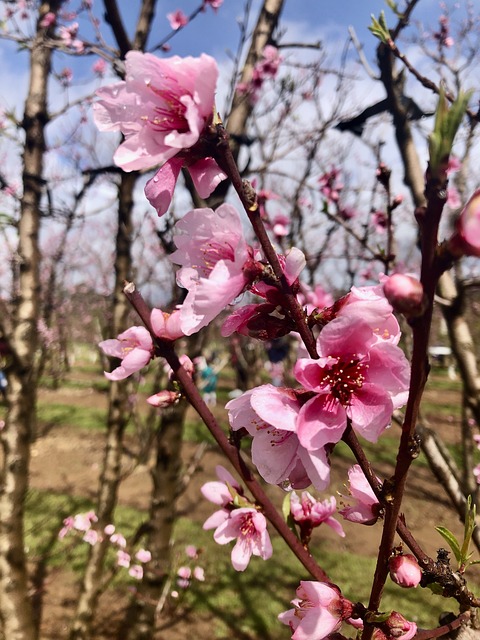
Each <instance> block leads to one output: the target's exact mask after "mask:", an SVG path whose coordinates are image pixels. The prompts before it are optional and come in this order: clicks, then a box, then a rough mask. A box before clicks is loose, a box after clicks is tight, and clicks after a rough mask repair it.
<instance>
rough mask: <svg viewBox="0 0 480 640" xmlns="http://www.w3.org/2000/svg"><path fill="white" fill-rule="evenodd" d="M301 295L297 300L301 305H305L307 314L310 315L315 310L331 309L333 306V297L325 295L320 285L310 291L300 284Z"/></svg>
mask: <svg viewBox="0 0 480 640" xmlns="http://www.w3.org/2000/svg"><path fill="white" fill-rule="evenodd" d="M301 286H302V293H301V294H300V295H299V299H300V301H301V303H302V304H306V306H307V313H308V314H310V313H312V312H313V311H314V310H315V309H324V308H325V307H331V306H332V304H333V296H332V295H331V294H330V293H327V291H325V289H324V288H323V287H322V285H321V284H317V285H315V286H314V288H313V289H312V288H311V287H309V286H308V285H306V284H305V283H302V285H301Z"/></svg>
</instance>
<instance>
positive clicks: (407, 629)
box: [382, 611, 417, 640]
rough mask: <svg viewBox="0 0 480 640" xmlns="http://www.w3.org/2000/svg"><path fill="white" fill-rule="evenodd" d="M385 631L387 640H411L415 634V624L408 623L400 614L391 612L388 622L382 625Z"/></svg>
mask: <svg viewBox="0 0 480 640" xmlns="http://www.w3.org/2000/svg"><path fill="white" fill-rule="evenodd" d="M382 629H385V630H386V632H387V633H386V635H387V637H388V638H392V639H393V638H401V640H411V639H412V638H413V636H414V635H415V634H416V633H417V625H416V624H415V622H409V621H408V620H406V619H405V618H404V617H403V616H402V614H401V613H398V612H397V611H392V613H391V614H390V616H389V617H388V620H387V621H386V622H385V623H384V624H383V625H382Z"/></svg>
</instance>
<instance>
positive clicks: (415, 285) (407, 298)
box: [383, 273, 424, 318]
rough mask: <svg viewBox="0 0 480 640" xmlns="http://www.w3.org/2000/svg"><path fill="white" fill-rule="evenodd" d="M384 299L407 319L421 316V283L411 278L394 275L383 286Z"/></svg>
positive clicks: (422, 298) (422, 299) (422, 308)
mask: <svg viewBox="0 0 480 640" xmlns="http://www.w3.org/2000/svg"><path fill="white" fill-rule="evenodd" d="M383 292H384V294H385V297H386V299H387V300H388V301H389V303H390V304H391V305H392V307H393V308H394V309H395V311H398V312H400V313H403V314H404V315H405V316H406V317H407V318H408V317H415V316H419V315H421V314H422V312H423V310H424V296H423V287H422V284H421V282H419V281H418V280H417V279H416V278H412V276H407V275H404V274H402V273H395V274H394V275H393V276H390V278H388V280H386V281H385V282H384V284H383Z"/></svg>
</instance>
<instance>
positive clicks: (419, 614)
mask: <svg viewBox="0 0 480 640" xmlns="http://www.w3.org/2000/svg"><path fill="white" fill-rule="evenodd" d="M90 508H91V504H90V503H89V502H88V501H86V500H83V499H81V498H75V497H72V496H67V495H65V494H60V493H53V492H42V491H31V492H30V493H29V496H28V500H27V505H26V547H27V549H28V553H29V557H30V558H32V559H37V560H38V559H39V558H40V557H42V556H43V555H45V554H48V564H49V565H50V566H51V567H56V568H60V567H62V566H63V567H65V566H68V568H69V569H72V570H73V571H75V572H76V573H77V574H78V577H80V575H81V571H82V568H83V566H84V563H85V561H86V558H87V553H88V549H89V546H88V544H87V543H85V542H83V541H82V540H81V534H73V533H70V534H68V535H67V536H66V537H65V538H64V539H63V540H58V531H59V530H60V528H61V526H62V521H63V519H64V518H65V517H66V516H67V515H73V514H75V513H78V512H83V511H86V510H88V509H90ZM214 508H215V507H214V506H213V505H212V510H213V509H214ZM142 517H143V515H142V514H141V513H140V512H139V511H137V510H135V509H131V508H125V507H118V508H117V510H116V522H115V524H116V527H117V531H120V532H121V533H123V534H124V535H125V536H126V538H127V540H128V539H129V538H131V537H132V536H133V534H134V532H135V530H136V528H137V527H138V526H139V524H140V523H141V521H142ZM187 544H195V545H196V546H197V548H199V549H200V550H201V553H200V557H199V559H198V560H196V561H195V563H194V564H195V565H197V564H198V565H200V566H202V567H204V569H205V576H206V580H205V582H203V583H199V582H195V581H194V582H192V586H191V588H190V589H189V590H187V591H186V592H183V593H181V601H180V602H179V603H178V604H179V606H180V610H179V614H182V611H183V613H185V609H186V610H187V611H188V610H189V611H194V612H196V613H198V614H200V615H204V616H208V617H210V616H211V617H212V618H213V620H214V622H213V623H212V625H213V626H212V636H211V637H212V638H221V639H224V640H226V639H227V638H239V639H245V640H247V639H257V638H262V639H265V640H269V639H270V640H274V639H275V640H276V639H277V638H287V637H289V634H288V631H287V629H286V628H285V629H283V627H282V625H280V623H279V622H278V621H277V616H278V614H279V613H280V612H282V611H285V610H286V609H288V608H290V606H291V605H290V600H291V599H292V598H294V597H295V590H296V588H297V587H298V585H299V581H300V580H301V579H305V580H308V579H309V576H308V575H307V574H306V571H305V570H304V569H303V567H302V566H301V565H300V564H299V562H298V561H297V560H296V558H295V557H294V556H293V555H292V554H291V553H290V552H288V550H287V548H286V547H285V544H284V542H283V541H282V540H280V539H279V538H277V537H273V549H274V551H273V557H272V559H271V560H269V561H263V560H261V559H260V558H256V557H253V558H252V559H251V561H250V564H249V566H248V568H247V570H246V571H245V572H237V571H234V570H233V568H232V566H231V562H230V553H231V549H232V546H233V543H232V544H229V545H225V546H218V545H217V544H216V543H215V542H214V541H213V536H212V531H204V530H203V529H202V528H201V525H200V524H199V523H196V522H193V521H192V520H191V519H188V518H180V519H179V520H178V522H177V524H176V530H175V547H174V551H173V554H174V567H175V570H176V569H177V568H178V567H179V566H181V565H184V564H187V563H188V560H187V558H186V556H185V552H184V549H185V546H186V545H187ZM312 553H313V555H314V556H315V557H317V558H318V559H319V561H320V564H321V565H322V568H323V569H325V571H326V572H327V573H328V575H329V576H330V578H331V579H332V580H333V581H334V582H335V583H337V584H339V585H341V587H342V592H343V594H344V595H345V597H347V598H349V599H351V600H353V601H355V602H357V601H361V602H363V603H364V604H365V603H366V602H367V601H368V595H369V588H370V584H371V577H372V576H373V572H374V567H375V560H374V559H373V558H366V557H363V556H361V555H357V554H353V553H348V552H346V551H342V550H341V549H339V550H336V549H335V548H334V549H333V550H332V548H331V543H330V544H329V546H327V543H325V542H323V541H321V540H320V542H318V543H316V545H315V546H313V547H312ZM114 558H115V553H114V550H113V549H112V551H111V552H110V554H109V559H108V565H109V567H111V566H113V565H114ZM133 582H134V581H133V580H132V579H131V578H130V577H129V576H128V574H127V572H126V571H125V570H120V571H119V572H118V575H117V577H116V579H115V581H114V583H113V584H112V588H120V589H121V592H119V597H122V596H121V594H122V593H125V587H127V586H128V585H131V584H133ZM175 586H176V585H175V583H173V585H172V588H175ZM180 591H181V590H180ZM172 602H173V601H172ZM382 609H383V610H385V611H388V610H391V609H395V610H397V611H400V612H401V613H402V614H403V615H404V616H405V617H406V618H407V619H409V620H414V621H416V622H417V624H418V625H419V626H420V627H429V626H435V625H436V623H437V620H438V616H439V614H440V613H441V612H443V611H445V610H453V611H457V608H456V605H455V602H453V601H446V600H445V599H441V598H438V597H434V596H433V595H432V594H431V593H430V592H429V591H428V590H424V589H421V588H417V589H401V588H400V587H398V586H396V585H394V584H393V583H392V582H390V581H388V582H387V585H386V589H385V596H384V600H383V601H382Z"/></svg>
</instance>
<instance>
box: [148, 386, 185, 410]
mask: <svg viewBox="0 0 480 640" xmlns="http://www.w3.org/2000/svg"><path fill="white" fill-rule="evenodd" d="M179 397H180V395H179V393H178V392H177V391H168V390H167V389H164V390H163V391H159V392H158V393H155V394H153V396H150V397H148V398H147V402H148V404H151V405H152V407H158V408H159V409H166V408H167V407H171V406H172V404H175V403H176V402H177V401H178V399H179Z"/></svg>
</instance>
